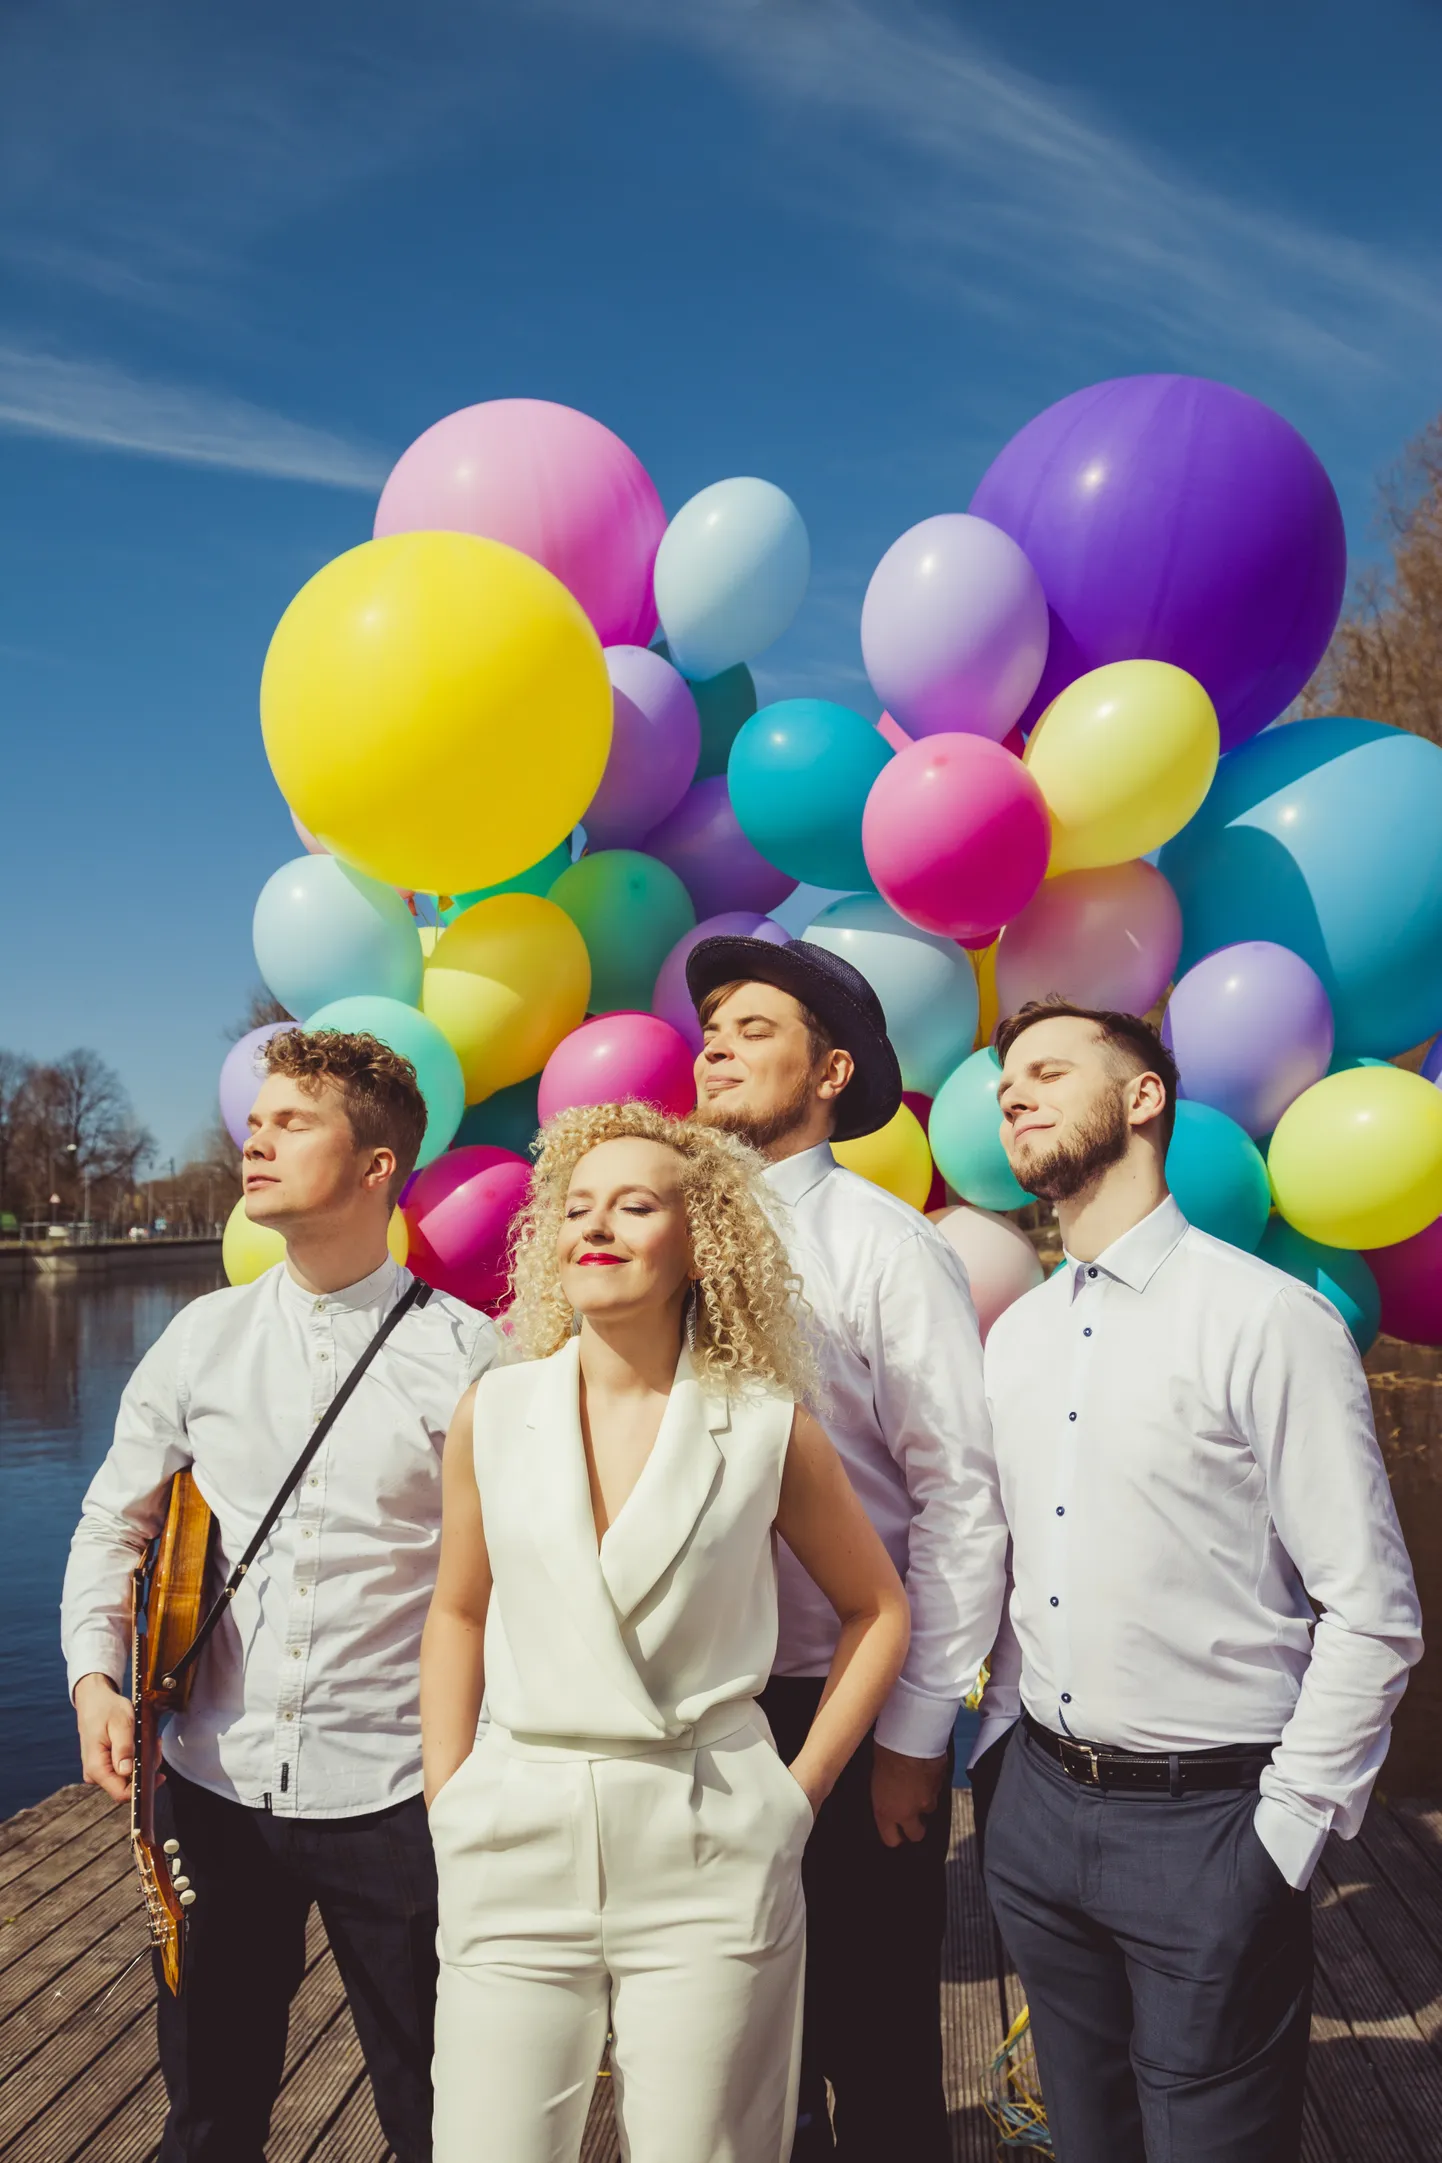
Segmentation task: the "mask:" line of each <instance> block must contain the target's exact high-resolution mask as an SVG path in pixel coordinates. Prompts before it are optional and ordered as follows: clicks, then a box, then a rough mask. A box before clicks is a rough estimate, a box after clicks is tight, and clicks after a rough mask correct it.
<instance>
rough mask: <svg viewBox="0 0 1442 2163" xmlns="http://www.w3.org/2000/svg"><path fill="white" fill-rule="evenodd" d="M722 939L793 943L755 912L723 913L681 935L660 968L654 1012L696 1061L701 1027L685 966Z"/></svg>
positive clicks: (787, 933)
mask: <svg viewBox="0 0 1442 2163" xmlns="http://www.w3.org/2000/svg"><path fill="white" fill-rule="evenodd" d="M723 938H731V939H765V940H766V942H767V944H768V945H770V946H789V945H790V943H791V935H790V933H789V932H786V931H783V930H782V928H781V926H780V924H777V923H773V922H772V920H771V918H770V917H769V916H758V915H757V914H756V912H755V910H754V909H723V910H722V911H721V913H720V915H719V916H708V917H706V918H705V919H704V920H703V921H702V922H701V923H699V924H697V925H696V926H695V927H694V929H692V930H691V931H683V932H682V934H681V936H680V938H679V939H678V940H677V941H676V944H675V945H674V946H673V947H672V949H671V951H670V953H669V954H668V955H667V956H666V959H665V960H664V961H663V962H662V964H661V968H660V971H659V973H658V975H657V978H656V989H655V991H654V992H653V993H652V995H651V1011H652V1013H653V1014H659V1015H660V1017H661V1019H662V1020H663V1021H668V1022H669V1023H670V1024H671V1027H672V1028H673V1029H674V1030H675V1031H676V1033H677V1035H678V1036H683V1037H684V1038H685V1039H686V1042H687V1044H688V1045H689V1047H690V1050H691V1056H692V1058H693V1059H698V1058H699V1057H700V1055H701V1024H700V1022H699V1021H698V1020H697V1019H696V1009H695V1007H694V1006H693V1005H692V1004H691V994H690V992H689V991H688V990H687V989H686V963H687V961H688V960H689V959H690V956H691V951H692V949H693V947H697V946H699V945H700V944H701V941H702V940H703V939H723Z"/></svg>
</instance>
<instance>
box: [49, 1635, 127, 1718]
mask: <svg viewBox="0 0 1442 2163" xmlns="http://www.w3.org/2000/svg"><path fill="white" fill-rule="evenodd" d="M129 1658H130V1652H129V1647H128V1646H127V1647H126V1648H125V1649H124V1650H123V1651H122V1650H119V1649H118V1648H117V1646H116V1642H115V1639H114V1638H113V1637H112V1636H111V1635H110V1633H109V1631H108V1630H89V1631H87V1632H86V1634H85V1635H84V1636H83V1637H80V1638H77V1639H76V1641H75V1643H74V1644H73V1645H72V1646H71V1647H70V1649H69V1652H68V1654H67V1656H66V1662H65V1686H66V1688H67V1689H68V1690H69V1692H70V1702H71V1704H72V1705H73V1704H74V1702H75V1685H76V1683H77V1682H79V1681H81V1680H82V1679H83V1677H84V1676H86V1675H107V1676H108V1677H109V1678H110V1680H111V1682H113V1683H114V1685H115V1687H116V1689H117V1690H122V1691H123V1689H124V1687H125V1669H126V1666H127V1664H128V1662H129Z"/></svg>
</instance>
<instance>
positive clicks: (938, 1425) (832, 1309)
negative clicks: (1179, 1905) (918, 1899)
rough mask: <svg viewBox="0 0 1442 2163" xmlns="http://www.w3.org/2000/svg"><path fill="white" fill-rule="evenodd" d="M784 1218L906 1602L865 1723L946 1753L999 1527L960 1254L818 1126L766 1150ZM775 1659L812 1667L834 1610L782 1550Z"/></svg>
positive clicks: (910, 1746)
mask: <svg viewBox="0 0 1442 2163" xmlns="http://www.w3.org/2000/svg"><path fill="white" fill-rule="evenodd" d="M766 1181H767V1185H768V1187H769V1189H770V1191H771V1193H772V1195H773V1196H774V1197H775V1199H776V1201H777V1202H779V1203H781V1204H783V1205H784V1207H782V1208H779V1209H778V1210H777V1212H776V1215H777V1223H778V1229H779V1230H780V1232H781V1234H782V1237H783V1239H784V1240H785V1242H786V1246H787V1249H788V1251H789V1253H790V1257H791V1261H792V1264H793V1266H794V1268H795V1269H796V1271H797V1273H798V1274H799V1276H800V1277H801V1279H802V1283H803V1287H804V1290H805V1294H806V1298H807V1300H808V1301H809V1302H810V1305H811V1307H812V1309H813V1311H814V1313H815V1316H816V1319H817V1322H818V1323H819V1325H820V1330H819V1338H820V1341H819V1346H818V1350H819V1354H820V1366H821V1382H822V1395H821V1398H820V1400H819V1401H818V1403H817V1405H816V1407H815V1410H816V1415H817V1417H818V1419H820V1421H821V1423H822V1425H823V1426H824V1427H825V1429H826V1431H827V1433H828V1434H829V1435H830V1437H831V1439H832V1441H833V1442H834V1444H835V1445H836V1448H837V1451H838V1452H839V1454H840V1457H841V1461H842V1463H843V1464H844V1465H845V1467H846V1470H847V1473H848V1475H849V1477H850V1480H851V1484H852V1486H853V1487H854V1488H855V1489H856V1492H857V1494H858V1496H859V1497H860V1499H861V1503H862V1507H863V1508H864V1509H865V1511H866V1514H867V1516H868V1517H869V1518H870V1519H871V1522H872V1523H873V1525H875V1527H876V1529H877V1531H878V1532H879V1533H880V1534H881V1537H882V1539H883V1540H884V1541H885V1543H886V1548H887V1551H888V1553H889V1554H890V1556H891V1559H892V1561H893V1562H894V1563H895V1565H896V1567H897V1570H898V1572H899V1573H900V1575H901V1577H902V1579H903V1580H904V1582H905V1585H906V1590H907V1594H908V1597H909V1599H910V1601H911V1649H910V1651H909V1653H908V1654H907V1659H906V1666H905V1667H904V1668H903V1670H902V1673H901V1678H900V1680H899V1681H898V1682H897V1684H896V1686H895V1689H894V1690H893V1692H892V1694H891V1697H890V1698H889V1699H888V1701H887V1703H886V1704H885V1706H884V1707H883V1708H882V1712H881V1717H880V1718H879V1719H878V1721H877V1723H876V1739H877V1741H878V1742H879V1743H881V1744H882V1745H883V1747H884V1748H886V1749H889V1750H895V1751H898V1752H899V1753H901V1755H903V1756H905V1757H940V1756H941V1754H942V1752H943V1751H944V1750H945V1749H946V1746H947V1743H948V1741H949V1740H950V1736H951V1730H952V1727H953V1724H954V1723H955V1720H956V1714H957V1709H958V1707H959V1706H960V1704H961V1701H962V1699H963V1698H964V1697H965V1696H966V1693H967V1692H968V1690H970V1689H971V1687H972V1685H973V1684H974V1683H975V1681H976V1677H977V1673H978V1671H979V1669H980V1667H981V1663H982V1661H983V1660H984V1659H985V1658H986V1656H987V1653H988V1652H989V1651H990V1650H991V1645H992V1640H993V1638H994V1637H995V1635H996V1630H997V1622H998V1618H999V1616H1000V1613H1001V1605H1002V1597H1003V1592H1004V1587H1005V1570H1006V1527H1005V1524H1004V1523H1003V1521H1002V1516H1001V1508H1000V1503H999V1500H998V1495H997V1486H996V1467H995V1464H994V1462H993V1460H992V1451H991V1433H990V1427H989V1423H988V1420H987V1413H986V1402H985V1396H984V1391H983V1385H982V1369H981V1338H980V1335H979V1333H978V1330H977V1325H976V1311H975V1309H974V1308H973V1306H972V1303H971V1291H970V1288H969V1286H968V1284H967V1281H966V1270H965V1268H964V1267H963V1265H962V1262H961V1259H960V1257H959V1256H958V1255H957V1254H956V1252H955V1250H954V1249H953V1248H952V1247H950V1246H949V1245H948V1244H947V1242H946V1240H944V1239H943V1238H942V1236H941V1234H940V1233H939V1232H938V1231H937V1229H936V1227H935V1225H934V1224H930V1223H928V1222H927V1220H926V1218H925V1217H923V1216H921V1215H919V1214H918V1212H917V1211H916V1210H914V1209H912V1208H909V1207H908V1205H907V1204H906V1203H905V1202H902V1201H899V1200H898V1199H897V1198H896V1196H895V1195H894V1194H888V1193H887V1192H886V1191H885V1190H884V1188H881V1187H878V1186H876V1185H874V1184H873V1183H872V1182H871V1181H870V1180H869V1179H861V1178H859V1177H858V1176H857V1174H856V1173H855V1172H849V1171H847V1170H845V1169H844V1167H843V1166H841V1165H839V1164H838V1163H837V1161H836V1159H835V1157H834V1156H833V1155H832V1153H831V1150H830V1148H829V1146H828V1145H827V1144H826V1143H825V1142H822V1143H820V1144H819V1145H818V1146H817V1147H816V1148H814V1149H806V1150H803V1151H801V1153H800V1154H799V1155H797V1156H794V1157H786V1158H783V1159H782V1161H781V1162H780V1163H779V1164H773V1165H771V1166H769V1167H768V1169H767V1173H766ZM780 1560H781V1639H780V1649H779V1651H778V1654H777V1660H776V1669H775V1672H776V1673H777V1674H778V1675H824V1674H825V1673H826V1671H827V1669H828V1668H829V1666H830V1665H831V1656H832V1654H833V1653H834V1652H835V1650H836V1639H837V1621H836V1613H835V1610H834V1609H833V1608H832V1606H831V1604H830V1602H829V1601H828V1600H827V1598H826V1596H825V1594H824V1593H823V1592H821V1591H820V1590H819V1589H818V1587H817V1586H816V1585H815V1584H814V1583H813V1582H812V1580H811V1579H810V1578H809V1577H808V1576H807V1575H806V1572H805V1571H804V1570H803V1569H802V1568H801V1566H800V1564H799V1563H798V1562H797V1561H796V1559H795V1557H794V1556H793V1555H792V1554H791V1553H790V1552H789V1550H788V1549H786V1548H785V1547H784V1546H783V1547H782V1549H781V1557H780Z"/></svg>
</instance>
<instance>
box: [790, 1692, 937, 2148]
mask: <svg viewBox="0 0 1442 2163" xmlns="http://www.w3.org/2000/svg"><path fill="white" fill-rule="evenodd" d="M822 1688H823V1684H822V1680H821V1677H820V1676H810V1675H791V1676H783V1677H780V1678H778V1679H776V1680H774V1681H772V1682H770V1683H768V1684H767V1687H766V1688H765V1690H763V1692H762V1693H761V1705H762V1709H763V1710H764V1712H765V1714H766V1717H767V1719H768V1720H769V1721H770V1722H771V1728H772V1732H773V1734H774V1735H775V1737H776V1746H777V1748H778V1749H779V1751H780V1752H781V1755H782V1756H783V1757H784V1758H788V1759H789V1758H793V1757H795V1755H796V1753H797V1751H798V1750H799V1749H800V1748H801V1745H802V1743H803V1742H804V1741H805V1740H806V1731H807V1729H808V1728H809V1727H810V1725H811V1722H812V1720H813V1719H814V1718H815V1716H816V1707H817V1705H818V1704H819V1702H820V1699H821V1691H822ZM950 1837H951V1778H950V1765H949V1763H948V1767H947V1774H946V1777H945V1778H944V1779H943V1782H942V1791H941V1800H940V1803H939V1805H938V1807H937V1809H936V1810H935V1812H934V1813H933V1815H932V1816H931V1817H930V1818H928V1820H927V1828H926V1838H925V1839H924V1840H921V1841H916V1842H913V1841H909V1840H908V1841H904V1842H903V1843H902V1845H901V1846H900V1847H899V1848H889V1847H886V1846H885V1845H884V1844H883V1842H882V1839H881V1835H880V1834H879V1833H878V1832H877V1830H876V1820H875V1818H874V1817H873V1816H872V1814H871V1738H870V1737H869V1736H868V1737H867V1739H866V1741H865V1742H863V1743H862V1745H861V1747H860V1749H859V1750H858V1751H857V1753H856V1755H855V1757H853V1759H852V1760H851V1763H850V1764H849V1765H848V1766H847V1768H846V1770H845V1772H844V1773H843V1774H842V1775H841V1778H840V1779H839V1780H838V1781H837V1783H836V1785H835V1787H834V1788H833V1789H832V1791H831V1793H830V1795H829V1796H828V1797H827V1799H826V1801H825V1802H824V1803H823V1804H822V1806H821V1812H820V1815H819V1816H818V1818H817V1820H816V1825H815V1828H814V1830H813V1832H812V1834H811V1837H810V1839H809V1840H808V1842H807V1844H806V1860H805V1864H804V1866H803V1872H802V1875H803V1881H804V1883H805V1887H806V2019H805V2029H804V2034H803V2040H802V2050H801V2102H800V2110H799V2113H798V2117H797V2133H796V2145H795V2147H794V2148H793V2149H792V2155H793V2156H794V2157H795V2158H796V2163H802V2159H806V2163H810V2159H811V2158H812V2157H814V2156H829V2155H831V2154H832V2152H833V2150H832V2134H831V2128H830V2125H829V2123H828V2120H827V2113H826V2083H827V2081H828V2080H829V2081H830V2082H831V2085H832V2088H833V2089H834V2090H835V2097H836V2134H835V2154H836V2155H837V2156H838V2157H839V2158H842V2159H843V2163H902V2159H904V2163H950V2157H951V2137H950V2133H949V2131H948V2128H947V2114H946V2097H945V2094H944V2092H943V2089H942V2083H941V1941H942V1936H943V1933H944V1931H945V1928H946V1850H947V1845H948V1842H949V1840H950Z"/></svg>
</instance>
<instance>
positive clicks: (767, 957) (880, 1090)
mask: <svg viewBox="0 0 1442 2163" xmlns="http://www.w3.org/2000/svg"><path fill="white" fill-rule="evenodd" d="M722 984H774V985H775V986H776V988H777V990H778V991H787V992H790V994H791V996H792V998H793V999H796V1000H799V1002H800V1003H801V1005H802V1006H804V1007H808V1008H809V1009H810V1011H811V1012H812V1013H813V1014H814V1015H815V1016H816V1019H817V1020H818V1021H819V1022H820V1024H821V1026H822V1028H823V1029H825V1031H826V1033H827V1035H828V1036H829V1037H830V1038H831V1041H832V1042H833V1044H836V1045H838V1046H839V1047H840V1048H841V1049H842V1050H843V1051H849V1052H850V1054H851V1057H852V1059H853V1061H854V1062H855V1072H854V1073H853V1074H852V1077H851V1079H850V1081H849V1082H848V1083H847V1085H846V1087H845V1089H844V1090H843V1091H842V1093H841V1096H840V1098H839V1099H838V1101H837V1110H836V1129H835V1133H834V1135H833V1137H832V1138H833V1140H835V1141H838V1142H849V1141H854V1140H855V1139H856V1137H857V1135H858V1134H874V1133H875V1131H876V1129H877V1128H878V1127H884V1126H885V1125H886V1122H887V1120H888V1119H890V1118H891V1116H892V1114H893V1113H894V1112H895V1110H896V1107H897V1106H898V1104H900V1102H901V1068H900V1066H899V1065H898V1063H897V1058H896V1053H895V1052H894V1051H893V1050H892V1048H891V1039H890V1037H889V1036H888V1035H887V1033H886V1016H885V1015H884V1014H883V1013H882V1011H881V1001H880V1000H879V999H878V998H877V996H876V993H875V992H874V991H873V990H872V988H871V986H870V985H869V984H868V983H867V981H866V978H865V977H864V976H863V975H862V973H861V971H860V970H859V969H853V968H852V966H851V963H850V962H849V961H843V960H842V958H841V956H840V955H839V954H830V953H828V952H827V950H826V948H825V947H824V946H812V945H811V944H810V943H809V941H807V940H805V939H793V940H792V942H791V944H790V945H789V946H772V945H771V944H770V942H769V941H768V940H766V939H741V938H719V939H703V940H702V941H701V942H700V944H699V945H698V946H693V947H692V949H691V952H690V954H689V955H688V956H687V960H686V989H687V990H688V991H689V992H690V994H691V998H692V1001H693V1002H694V1004H695V1005H696V1007H697V1008H698V1010H699V1008H700V1006H701V1003H702V1001H703V1000H704V999H705V998H706V997H707V996H708V995H709V994H710V993H711V992H713V991H715V990H716V989H717V988H718V987H719V986H720V985H722Z"/></svg>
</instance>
